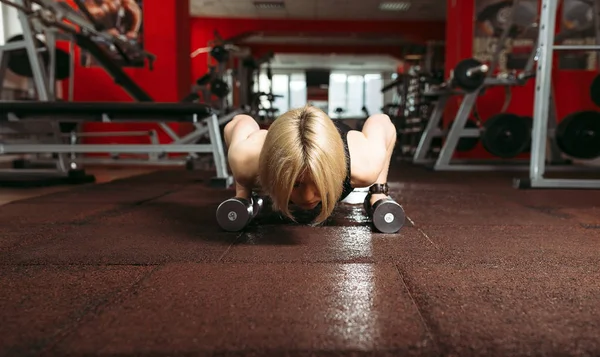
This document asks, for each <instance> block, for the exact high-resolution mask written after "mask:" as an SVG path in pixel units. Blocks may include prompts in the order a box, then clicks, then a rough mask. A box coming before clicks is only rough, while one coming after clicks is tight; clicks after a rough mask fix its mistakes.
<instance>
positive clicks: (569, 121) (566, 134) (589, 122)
mask: <svg viewBox="0 0 600 357" xmlns="http://www.w3.org/2000/svg"><path fill="white" fill-rule="evenodd" d="M556 144H557V145H558V147H559V148H560V150H561V151H562V152H563V153H565V154H566V155H569V156H571V157H574V158H577V159H595V158H597V157H600V113H598V112H596V111H593V110H585V111H580V112H575V113H572V114H569V115H567V116H566V117H565V118H564V119H563V120H562V121H561V122H560V124H558V126H557V128H556Z"/></svg>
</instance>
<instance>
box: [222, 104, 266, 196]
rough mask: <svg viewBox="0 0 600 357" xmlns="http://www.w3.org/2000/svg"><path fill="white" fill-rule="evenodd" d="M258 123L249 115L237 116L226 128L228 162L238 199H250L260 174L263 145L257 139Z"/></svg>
mask: <svg viewBox="0 0 600 357" xmlns="http://www.w3.org/2000/svg"><path fill="white" fill-rule="evenodd" d="M260 131H261V130H260V127H259V126H258V123H257V122H256V121H255V120H254V119H253V118H252V117H250V116H248V115H236V116H235V117H234V118H233V119H232V120H231V121H230V122H229V123H227V125H225V128H224V133H223V134H224V137H225V145H226V146H227V161H228V163H229V167H230V168H231V172H232V174H233V178H234V180H235V192H236V197H240V198H249V197H250V195H251V193H252V189H253V186H254V183H255V182H256V176H257V174H258V157H259V156H260V150H261V149H262V145H259V144H260V142H259V141H258V140H257V139H256V136H257V134H258V133H260Z"/></svg>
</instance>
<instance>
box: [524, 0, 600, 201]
mask: <svg viewBox="0 0 600 357" xmlns="http://www.w3.org/2000/svg"><path fill="white" fill-rule="evenodd" d="M558 2H559V0H542V6H541V15H540V24H539V29H540V30H539V37H538V48H537V57H538V65H537V66H538V67H537V76H536V79H535V82H536V83H535V98H534V109H533V130H532V142H531V161H530V164H529V178H528V179H515V180H514V186H515V187H516V188H562V189H568V188H586V189H598V188H600V179H566V178H552V179H550V178H546V177H544V176H545V172H546V169H547V168H548V167H547V159H546V155H547V154H546V150H547V146H548V138H547V136H546V132H547V131H548V130H549V127H550V122H551V120H550V118H551V116H552V111H551V110H550V105H549V104H550V103H553V100H552V61H553V54H554V51H555V50H559V51H560V50H566V51H568V50H589V51H599V50H600V45H599V44H596V45H555V28H556V15H557V12H558V11H557V10H558ZM593 6H594V27H595V31H596V39H598V38H600V4H599V1H598V0H593Z"/></svg>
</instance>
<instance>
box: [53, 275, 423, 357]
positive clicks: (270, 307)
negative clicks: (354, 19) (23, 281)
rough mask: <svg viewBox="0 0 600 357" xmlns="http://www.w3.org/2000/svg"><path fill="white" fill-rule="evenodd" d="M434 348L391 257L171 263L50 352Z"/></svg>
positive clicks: (402, 351) (414, 351) (401, 351)
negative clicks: (378, 260) (381, 260)
mask: <svg viewBox="0 0 600 357" xmlns="http://www.w3.org/2000/svg"><path fill="white" fill-rule="evenodd" d="M433 349H434V346H433V345H432V344H431V341H430V340H429V337H428V334H427V329H426V327H425V325H424V324H423V322H422V320H421V318H420V315H419V314H418V312H417V310H416V309H415V306H414V304H413V302H412V300H411V299H410V297H409V296H408V295H407V292H406V290H405V288H404V284H403V283H402V281H401V280H400V278H399V275H398V272H397V270H396V267H395V266H393V265H389V264H385V265H384V264H382V265H370V264H342V265H337V264H310V265H306V264H183V265H180V264H173V265H168V266H166V267H164V268H162V269H161V270H159V271H157V272H155V273H153V274H152V276H151V277H150V278H149V279H147V280H145V281H144V283H143V284H141V285H140V288H139V289H138V290H137V291H136V293H135V294H134V295H132V296H131V297H130V298H129V299H126V300H124V302H123V303H122V304H120V305H113V306H110V307H109V308H107V309H105V310H104V311H103V312H102V313H101V314H100V315H99V316H98V318H97V319H95V320H93V321H89V322H88V323H86V324H84V325H82V326H81V327H80V328H79V329H78V330H77V331H76V332H75V333H73V334H71V335H70V336H68V337H67V338H66V339H64V340H63V341H61V342H60V343H59V344H57V345H56V347H55V349H54V350H53V351H52V352H53V354H55V355H60V354H65V355H85V354H96V355H126V354H136V355H144V354H152V355H183V354H189V355H211V354H213V353H214V354H215V355H218V354H220V353H223V354H225V353H226V352H231V353H236V352H237V355H246V353H248V354H249V355H264V356H268V355H272V356H278V355H294V354H298V355H306V354H308V353H310V354H311V355H319V352H325V353H331V352H333V351H335V353H336V354H339V355H343V354H344V353H350V352H363V353H364V352H374V353H371V354H369V355H377V351H383V352H384V354H386V355H390V353H391V355H393V354H395V355H426V354H428V353H430V352H432V351H433ZM244 352H246V353H244Z"/></svg>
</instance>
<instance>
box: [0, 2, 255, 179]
mask: <svg viewBox="0 0 600 357" xmlns="http://www.w3.org/2000/svg"><path fill="white" fill-rule="evenodd" d="M2 3H5V4H7V5H10V6H14V7H16V8H17V10H18V15H19V20H20V22H21V25H22V29H23V34H22V35H23V39H22V40H20V41H15V42H10V43H7V44H6V45H4V46H0V65H1V67H0V80H2V79H3V75H4V73H5V71H6V69H7V65H8V59H9V56H10V55H11V51H14V50H19V49H21V50H22V49H25V50H26V51H27V57H28V59H29V62H30V66H31V71H32V74H33V76H32V77H33V78H32V80H33V84H34V86H35V89H36V92H37V95H38V99H39V101H40V102H30V103H28V104H29V105H31V106H34V107H35V106H38V105H40V104H41V105H51V104H56V105H58V106H63V105H66V106H69V105H72V104H73V105H78V104H79V103H73V102H56V103H53V102H54V101H55V99H56V98H55V93H54V83H55V81H54V78H55V68H56V66H55V63H56V55H55V46H56V44H55V41H56V39H57V38H63V39H66V40H69V42H70V44H71V46H70V47H71V50H72V48H73V45H74V44H77V43H79V42H78V40H77V39H76V38H78V37H79V38H81V37H84V36H88V35H89V34H93V35H94V36H104V37H107V36H108V37H110V40H114V41H119V39H118V38H115V37H114V36H112V35H108V34H104V33H102V32H99V31H97V30H96V29H95V27H94V26H93V24H92V23H90V22H89V21H88V20H87V19H85V18H84V17H83V16H82V15H81V14H79V13H77V12H76V11H75V10H74V9H73V8H71V7H70V6H68V5H67V4H64V3H61V2H56V1H53V0H34V1H33V2H32V3H29V2H25V1H23V0H2ZM33 5H37V7H38V9H35V8H34V6H33ZM64 20H67V21H68V22H69V23H71V24H75V26H77V27H75V26H73V25H70V24H69V23H65V22H63V21H64ZM36 34H43V35H44V36H45V43H44V46H45V48H42V49H39V48H38V47H37V44H36V42H35V41H34V38H35V36H36ZM41 51H49V57H48V58H49V61H48V62H49V63H48V67H46V63H44V61H43V59H42V58H41ZM146 54H147V58H148V59H149V60H150V61H152V60H153V58H154V57H153V55H151V54H148V53H146ZM73 58H74V56H73V55H72V54H71V63H70V70H71V77H70V78H69V80H70V81H72V78H73ZM105 70H107V71H108V70H110V69H107V68H105ZM71 84H72V82H71ZM70 87H71V88H72V85H70ZM134 87H137V85H135V84H134ZM124 88H125V87H124ZM125 89H126V90H127V88H125ZM133 89H136V88H133ZM139 89H140V90H139V91H137V90H133V91H128V92H129V94H130V95H131V96H132V97H133V98H134V99H138V100H141V102H140V103H131V104H132V105H135V104H142V102H146V103H148V102H150V103H148V104H158V105H160V104H161V103H153V102H151V98H149V96H147V97H148V98H146V96H145V95H143V94H145V93H143V90H142V89H141V88H139ZM71 91H72V89H71V90H70V91H69V92H70V93H71ZM138 92H139V93H138ZM69 97H71V95H69ZM13 103H14V102H4V103H2V104H0V114H1V116H2V118H0V121H1V122H2V123H3V128H1V129H2V130H0V135H1V137H0V139H1V140H0V154H2V155H7V154H58V159H54V160H52V163H53V164H54V165H55V166H56V172H59V173H63V174H68V172H69V171H70V170H75V169H77V168H78V167H79V165H80V164H81V163H88V162H94V163H115V164H119V163H120V164H125V163H136V164H155V165H161V164H167V165H171V164H186V163H189V162H190V161H191V160H194V159H196V158H197V157H198V155H197V154H199V153H210V154H212V157H213V161H214V165H215V167H216V171H217V178H219V179H222V180H225V181H226V182H227V185H230V184H231V183H232V182H231V177H230V176H229V175H228V174H227V167H226V156H225V153H224V148H223V142H222V138H221V134H220V129H219V126H220V125H222V124H224V123H226V122H227V121H229V120H231V119H232V118H233V117H234V116H235V115H237V114H241V113H243V112H244V111H242V110H238V111H233V112H231V113H224V112H222V111H221V112H222V113H221V115H220V116H217V113H218V112H219V111H218V110H212V111H211V114H210V115H208V116H207V117H204V118H200V117H198V116H197V115H196V116H195V117H194V119H193V120H191V121H188V120H185V121H184V122H189V123H192V124H193V127H194V130H193V131H192V132H191V133H189V134H187V135H185V136H183V137H180V136H179V135H178V134H177V133H175V132H174V131H173V130H172V129H171V128H170V127H169V126H168V125H167V123H168V121H169V120H170V118H172V115H169V113H165V116H164V117H162V118H161V117H156V116H154V115H152V114H150V115H149V117H147V118H136V120H135V121H137V122H152V123H158V125H159V127H160V128H161V129H162V130H164V131H165V133H166V134H167V135H168V136H169V137H170V138H171V139H172V140H173V141H172V142H171V143H169V144H160V143H158V142H157V141H156V140H155V139H156V135H154V136H153V135H152V134H153V133H151V132H149V131H146V132H139V131H138V132H125V133H123V132H120V133H113V132H107V133H93V134H94V135H91V133H83V134H79V133H77V132H75V131H72V132H71V133H61V131H60V129H59V123H66V122H75V123H77V124H79V123H82V122H91V121H102V122H114V121H122V120H118V119H117V120H114V119H113V118H111V116H110V115H107V114H106V113H104V114H102V115H101V119H99V118H96V117H94V116H93V115H92V114H91V113H90V115H85V114H84V115H81V116H80V117H78V118H77V120H71V119H69V118H65V117H64V116H63V113H62V112H61V111H60V110H53V111H52V113H54V116H51V115H37V114H36V115H34V116H33V117H32V116H31V115H27V117H21V115H19V113H13V112H11V111H10V107H11V104H13ZM103 104H104V105H106V106H107V107H108V108H109V109H108V110H110V107H111V105H112V103H103ZM174 104H175V105H178V104H179V103H174ZM184 104H185V103H181V105H184ZM188 104H191V103H188ZM118 105H119V106H121V105H122V103H118ZM196 105H197V106H198V107H201V105H200V104H196ZM184 106H185V105H184ZM7 108H8V109H7ZM64 108H66V109H65V110H66V111H67V112H68V111H69V110H70V109H68V108H67V107H64ZM94 110H96V109H94ZM95 115H100V114H99V113H95ZM118 115H119V113H117V116H118ZM134 116H135V115H134ZM174 121H180V120H174ZM34 122H37V123H38V124H40V125H41V126H42V127H43V124H41V123H45V124H48V125H49V127H48V129H47V130H46V131H45V132H37V133H36V132H35V130H33V132H28V131H27V130H26V129H24V128H26V127H27V126H30V123H34ZM36 129H39V128H36ZM154 134H155V133H154ZM134 135H135V136H140V135H148V137H149V139H150V142H151V143H150V144H141V145H131V144H123V145H115V144H98V145H87V144H80V143H78V139H79V138H80V137H85V136H134ZM11 136H12V137H13V138H14V137H16V138H15V139H12V138H11ZM65 136H66V137H67V138H65ZM206 136H207V137H208V139H209V141H210V144H196V143H197V142H198V140H199V139H200V138H202V137H206ZM23 137H27V138H26V139H23ZM153 138H154V140H153ZM65 139H66V140H65ZM85 153H110V154H113V156H112V158H105V159H102V158H92V157H76V156H77V154H85ZM125 153H140V154H145V155H147V159H140V160H138V159H133V160H131V159H129V160H128V159H125V160H123V159H115V158H114V157H115V155H114V154H125ZM168 153H182V154H188V155H187V157H186V158H185V159H184V160H181V159H179V160H174V159H172V158H169V155H167V154H168ZM42 161H43V160H42ZM46 161H47V160H46ZM32 163H34V162H33V161H32ZM35 166H37V165H35V163H34V165H33V167H35ZM27 171H31V170H27ZM44 171H46V172H47V171H48V170H40V172H44ZM14 172H15V174H19V173H24V172H25V171H24V170H22V169H18V170H14Z"/></svg>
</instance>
